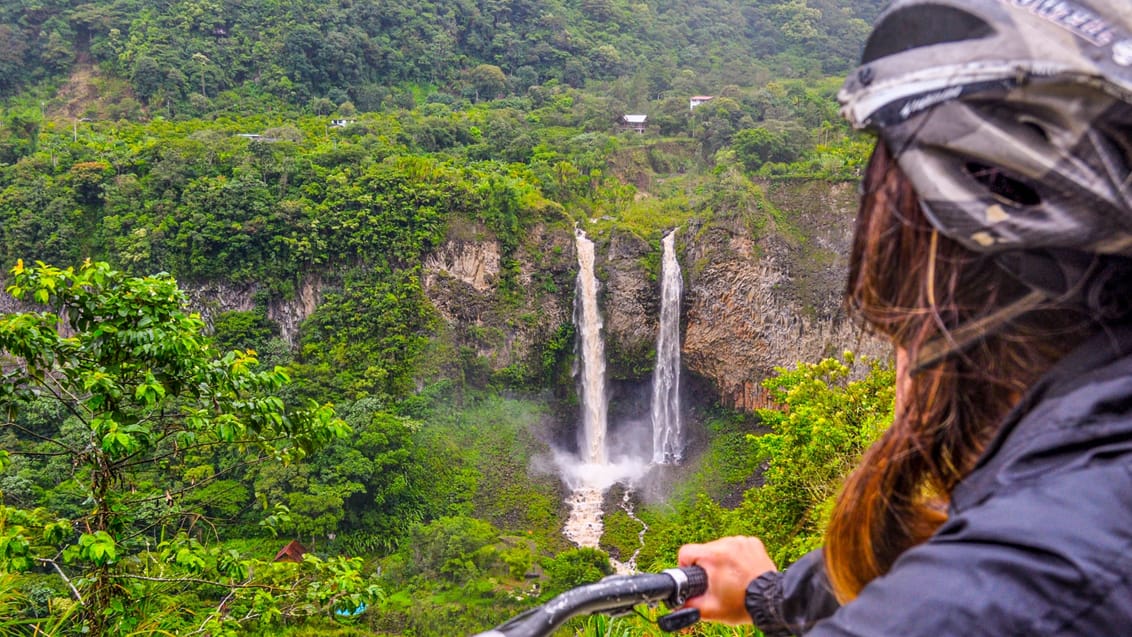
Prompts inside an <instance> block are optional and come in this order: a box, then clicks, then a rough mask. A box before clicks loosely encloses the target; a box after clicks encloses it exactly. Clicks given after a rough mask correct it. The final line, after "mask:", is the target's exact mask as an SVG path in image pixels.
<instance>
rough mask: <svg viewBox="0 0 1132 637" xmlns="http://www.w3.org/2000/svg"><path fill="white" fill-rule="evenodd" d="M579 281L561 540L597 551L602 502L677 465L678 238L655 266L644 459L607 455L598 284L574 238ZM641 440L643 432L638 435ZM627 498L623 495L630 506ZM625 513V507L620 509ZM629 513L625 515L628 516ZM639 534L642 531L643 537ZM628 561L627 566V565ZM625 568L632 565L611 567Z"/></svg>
mask: <svg viewBox="0 0 1132 637" xmlns="http://www.w3.org/2000/svg"><path fill="white" fill-rule="evenodd" d="M575 234H576V239H577V250H578V278H577V283H576V291H575V299H574V325H575V329H576V330H577V333H578V340H577V354H578V356H577V365H578V384H579V388H578V393H579V396H580V397H581V400H582V429H581V435H580V436H579V458H577V459H573V460H563V461H561V464H564V465H569V466H563V469H564V470H565V473H566V474H567V475H566V476H565V477H566V480H567V484H569V486H570V487H571V489H572V493H571V495H570V497H569V498H568V499H567V503H568V504H569V505H570V516H569V518H568V519H567V521H566V527H565V529H564V530H563V533H564V534H565V535H566V537H567V538H569V539H570V540H571V541H572V542H574V543H575V544H577V545H578V546H591V547H597V546H598V543H599V541H600V540H601V534H602V510H601V506H602V500H603V495H604V493H605V491H606V490H607V489H608V488H609V487H611V486H613V485H614V484H616V483H619V482H620V483H624V484H625V485H626V486H627V487H628V488H629V489H631V488H632V486H633V481H634V480H635V479H637V478H639V477H640V476H642V475H643V474H644V473H645V472H646V471H647V470H648V468H649V466H650V465H658V464H678V463H679V462H680V461H681V460H682V459H683V439H682V418H681V414H680V301H681V294H682V292H683V282H682V277H681V273H680V264H679V263H678V262H677V261H676V250H675V238H676V231H675V230H674V231H672V232H670V233H669V234H668V235H667V236H665V237H664V240H663V242H662V244H663V246H664V253H663V260H662V266H661V281H662V285H661V309H660V330H659V334H658V336H657V353H656V356H657V360H656V370H655V372H654V374H653V389H652V403H651V416H652V418H651V425H652V431H651V434H652V435H651V438H652V450H651V454H650V456H649V458H635V457H618V458H614V459H611V458H610V453H609V450H608V449H607V444H606V442H607V433H608V416H607V414H608V394H607V392H606V386H605V344H604V338H603V336H602V327H603V324H602V317H601V313H600V311H599V309H598V303H597V292H598V287H599V284H598V281H597V278H596V276H595V275H594V244H593V242H592V241H590V240H589V239H588V238H586V235H585V233H584V232H582V231H581V230H580V229H579V230H577V231H576V233H575ZM642 433H643V436H642V437H647V434H648V432H642ZM628 497H629V494H628V493H626V495H625V502H626V503H628ZM623 506H624V505H623ZM627 512H629V513H630V515H632V514H631V510H627ZM642 534H643V531H642ZM630 562H631V560H630ZM616 566H618V567H619V568H625V569H631V568H632V566H631V565H629V566H626V565H616Z"/></svg>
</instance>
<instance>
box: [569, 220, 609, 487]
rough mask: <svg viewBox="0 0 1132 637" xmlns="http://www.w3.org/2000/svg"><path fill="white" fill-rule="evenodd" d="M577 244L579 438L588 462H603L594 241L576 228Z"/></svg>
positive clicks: (601, 363)
mask: <svg viewBox="0 0 1132 637" xmlns="http://www.w3.org/2000/svg"><path fill="white" fill-rule="evenodd" d="M575 236H576V237H577V245H578V266H579V267H578V280H577V285H576V289H575V294H574V325H575V327H576V329H577V331H578V336H579V338H578V347H579V351H578V357H577V359H578V364H579V369H580V372H581V373H580V374H579V383H580V388H581V391H580V394H581V397H582V438H581V440H580V442H581V445H580V449H579V451H580V455H581V457H582V461H583V462H585V463H588V464H595V465H604V464H606V462H607V458H606V450H605V433H606V411H607V404H606V397H605V344H604V342H603V341H602V335H601V328H602V321H601V314H600V313H599V312H598V307H597V288H598V282H597V278H596V277H595V276H594V244H593V241H590V240H589V239H587V238H586V233H585V232H582V231H581V230H576V231H575Z"/></svg>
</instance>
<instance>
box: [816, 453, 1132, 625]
mask: <svg viewBox="0 0 1132 637" xmlns="http://www.w3.org/2000/svg"><path fill="white" fill-rule="evenodd" d="M1127 462H1128V461H1127V460H1124V461H1123V462H1113V461H1109V462H1102V461H1098V460H1094V461H1093V463H1092V464H1090V465H1088V467H1087V468H1083V469H1074V470H1070V471H1060V472H1056V473H1054V474H1052V475H1042V476H1040V478H1038V479H1036V480H1034V481H1033V482H1029V484H1026V485H1024V486H1023V485H1018V484H1016V485H1014V486H1015V488H1014V489H1011V490H1009V491H1005V492H1000V493H999V494H997V495H995V496H993V497H991V498H989V499H988V500H986V501H984V502H981V503H978V504H977V505H975V506H972V507H971V508H969V509H967V510H965V511H963V512H959V513H953V515H952V517H951V518H950V519H949V520H948V522H947V523H945V524H944V526H943V527H942V528H941V529H940V530H939V531H938V532H937V533H936V534H935V535H934V536H933V537H932V538H931V539H930V540H929V541H927V542H925V543H924V544H921V545H920V546H917V547H915V548H912V549H910V550H908V551H907V552H905V553H904V554H903V555H902V556H901V557H900V558H899V559H898V560H897V561H896V562H895V563H894V564H893V567H892V569H891V570H890V571H889V573H888V574H886V575H884V576H882V577H879V578H877V579H876V580H874V581H873V582H871V583H870V584H869V585H868V586H866V587H865V589H864V590H862V591H861V594H860V596H858V597H857V598H856V599H855V600H854V601H852V602H850V603H848V604H846V605H844V606H843V607H841V608H840V609H839V610H838V611H837V612H835V613H834V614H833V615H831V616H830V617H828V618H827V619H825V620H823V621H821V622H820V623H819V624H817V625H816V626H815V627H814V628H813V629H812V630H811V631H810V632H808V633H807V637H848V636H852V637H874V636H876V637H879V636H881V635H902V636H904V637H929V636H930V637H938V636H940V635H962V636H964V637H972V636H976V635H988V636H989V635H995V636H1006V635H1017V636H1022V635H1027V636H1028V635H1060V636H1063V637H1064V636H1066V635H1114V634H1122V633H1124V632H1125V631H1126V630H1127V628H1128V626H1129V625H1132V583H1130V581H1132V577H1130V575H1129V574H1130V573H1132V512H1130V508H1129V506H1128V501H1127V498H1128V497H1129V495H1128V494H1130V493H1132V475H1130V469H1132V467H1130V466H1129V464H1127Z"/></svg>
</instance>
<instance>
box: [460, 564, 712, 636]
mask: <svg viewBox="0 0 1132 637" xmlns="http://www.w3.org/2000/svg"><path fill="white" fill-rule="evenodd" d="M706 590H707V573H705V572H704V569H702V568H700V567H699V566H685V567H683V568H670V569H668V570H666V571H662V572H660V573H643V574H640V575H618V576H613V577H607V578H605V579H603V580H601V581H600V582H595V583H593V584H587V585H585V586H579V587H577V588H573V589H570V590H568V591H566V592H565V593H562V594H561V595H559V596H557V597H555V598H554V599H552V600H550V601H549V602H547V603H545V604H543V605H542V606H538V607H536V608H532V609H531V610H528V611H526V612H525V613H522V614H521V615H518V616H516V617H514V618H512V619H510V620H508V621H507V622H504V623H503V624H500V625H499V626H497V627H496V628H494V629H492V630H489V631H487V632H483V633H479V634H477V635H474V636H473V637H546V636H547V635H550V634H551V633H553V632H554V630H555V629H556V628H558V627H559V626H561V625H562V624H563V623H565V622H566V620H568V619H570V618H571V617H576V616H578V615H592V614H594V613H603V612H604V613H609V614H619V613H620V612H628V611H629V610H631V609H632V608H633V607H634V606H636V605H637V604H648V603H653V602H659V601H663V602H665V603H666V604H667V605H668V607H669V608H672V609H676V608H679V607H681V606H683V605H684V602H685V600H687V599H688V598H691V597H697V596H699V595H703V593H704V591H706ZM667 618H668V619H671V620H675V621H670V622H669V624H671V625H672V627H671V628H665V625H664V623H663V622H662V623H661V628H664V629H665V630H677V629H679V628H684V627H686V626H690V625H691V624H693V623H695V622H696V621H698V620H699V612H698V611H694V610H692V611H691V612H686V611H678V612H676V613H673V614H672V615H669V616H668V617H667Z"/></svg>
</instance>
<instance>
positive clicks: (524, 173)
mask: <svg viewBox="0 0 1132 637" xmlns="http://www.w3.org/2000/svg"><path fill="white" fill-rule="evenodd" d="M881 4H882V3H881V2H879V1H878V0H766V1H758V0H747V1H739V0H706V1H696V2H691V1H689V2H675V1H669V0H645V1H642V2H636V3H629V2H623V1H621V0H581V1H580V2H575V1H573V0H570V1H563V0H550V1H545V2H538V3H535V2H529V1H528V0H437V1H433V2H430V1H427V0H410V1H408V2H402V3H385V2H370V1H357V2H350V1H346V0H343V1H340V2H336V3H330V4H327V3H315V2H311V1H309V0H294V1H292V2H286V3H282V2H256V3H239V2H212V1H197V0H186V1H180V0H174V1H172V2H169V3H165V4H153V3H142V2H138V1H136V0H115V1H107V0H98V1H96V2H84V3H74V2H66V1H56V0H41V1H39V2H16V3H8V4H6V5H5V6H0V51H2V53H0V100H2V101H0V107H2V111H0V269H2V271H3V276H2V278H3V282H4V288H5V291H6V294H5V295H4V297H3V298H2V299H0V309H2V310H3V311H4V312H6V313H5V314H3V315H2V316H0V372H2V373H3V376H2V377H0V409H2V410H3V414H4V415H3V418H2V419H0V497H2V500H0V634H15V635H24V634H28V635H30V634H43V633H47V634H60V635H68V634H84V633H85V634H107V635H119V634H120V635H126V634H178V635H181V634H184V635H189V634H199V635H206V634H207V635H220V634H226V635H227V634H286V635H314V634H318V635H324V634H325V635H333V634H338V635H400V634H404V635H451V634H459V633H464V634H468V633H473V632H476V631H478V630H483V629H486V628H487V627H489V626H491V625H494V624H496V623H498V622H500V621H501V620H503V619H504V618H506V617H508V616H510V615H512V614H514V613H517V612H519V611H521V610H522V609H525V608H528V607H530V606H531V605H532V604H535V603H538V601H539V600H546V599H548V598H549V597H551V596H553V595H554V594H556V593H558V592H560V591H562V590H564V589H566V588H568V587H570V586H573V585H576V584H578V583H580V582H585V581H591V580H593V579H596V578H599V577H601V576H603V575H604V574H607V573H609V572H610V563H609V560H608V557H609V555H613V556H615V557H618V558H620V559H622V560H625V559H627V558H628V557H629V556H630V555H635V558H634V559H635V563H636V565H637V567H638V568H641V569H650V570H651V569H656V568H664V567H667V566H670V565H672V564H673V563H674V560H675V552H676V549H677V548H678V547H679V546H680V545H681V544H682V543H685V542H689V541H699V540H707V539H711V538H713V537H717V536H719V535H723V534H728V533H750V534H758V535H760V536H762V537H764V538H765V539H766V541H767V544H768V545H769V546H772V547H773V548H774V550H775V551H776V555H775V557H776V558H777V559H778V560H779V561H780V562H781V563H789V561H791V560H792V559H795V558H797V557H798V556H800V555H801V554H802V553H804V552H805V551H806V550H809V549H810V548H813V547H815V546H817V544H818V543H819V542H820V533H821V529H822V526H823V520H824V515H825V514H826V512H827V509H828V503H829V500H830V498H831V497H832V495H833V493H834V492H835V490H836V488H837V484H838V480H839V478H840V476H841V474H842V473H843V472H844V471H845V470H846V468H847V467H848V466H849V464H851V462H852V460H853V458H854V457H855V456H856V455H857V454H858V453H859V452H860V450H861V449H862V448H863V446H864V445H866V444H867V443H868V442H869V441H870V440H871V439H872V437H873V436H875V435H876V434H877V432H878V431H879V428H880V427H881V426H883V423H885V422H886V416H887V414H888V413H889V410H890V409H891V400H892V387H891V385H892V377H891V371H890V370H889V369H888V368H887V366H886V365H885V364H884V362H883V361H871V360H865V359H862V358H860V357H855V356H854V355H852V354H850V353H845V354H841V355H837V356H833V357H830V358H825V359H824V360H820V361H819V360H814V361H790V364H789V365H787V366H785V367H783V368H782V369H780V370H779V373H778V375H777V376H774V377H770V378H766V379H765V380H764V381H763V386H764V387H765V391H766V393H767V395H768V396H769V397H770V398H771V402H772V403H773V405H775V406H776V408H767V409H760V410H758V411H757V412H754V413H752V412H746V411H737V410H734V409H731V408H728V407H726V406H724V405H722V404H721V403H719V402H718V401H713V400H712V399H711V398H710V392H709V391H707V390H705V391H703V392H700V394H701V396H700V400H699V402H698V403H697V405H696V406H695V409H696V413H697V414H698V415H697V427H698V429H699V430H700V431H701V434H700V435H699V436H698V438H697V443H696V444H697V448H696V453H695V457H694V459H693V460H692V461H691V462H689V463H688V464H687V465H686V466H683V467H679V468H673V469H671V470H666V471H662V472H658V474H663V475H653V478H655V480H656V482H657V484H658V485H661V486H662V487H663V490H664V491H665V493H664V495H663V497H650V498H642V499H641V500H640V501H639V502H638V504H639V506H638V507H637V510H636V512H635V513H630V512H628V511H626V510H622V509H617V508H612V509H610V510H608V511H607V515H606V520H605V535H604V536H603V538H602V542H601V547H600V549H593V548H578V547H575V546H573V545H572V544H571V543H570V542H569V541H568V540H566V539H565V538H564V537H563V535H562V523H563V518H564V515H565V511H564V509H565V505H564V503H563V499H564V496H565V493H566V487H565V486H564V485H563V484H562V482H561V481H560V479H559V478H558V477H557V475H555V474H554V472H553V471H550V470H536V469H535V468H536V467H538V466H539V465H540V463H542V462H543V461H544V460H545V458H546V457H547V456H548V455H549V454H550V448H551V446H553V445H554V444H555V443H556V442H558V441H560V440H561V439H562V438H563V437H568V436H569V429H570V428H571V427H572V426H573V425H572V414H573V413H574V412H575V411H576V410H577V407H578V405H577V401H578V398H577V397H576V395H575V389H574V381H573V378H572V369H573V366H574V364H575V354H574V336H575V334H574V326H573V325H572V323H571V322H570V321H569V319H568V318H565V319H562V318H558V317H556V316H553V315H551V314H550V313H548V312H546V311H545V309H544V308H545V307H547V304H548V303H550V302H551V300H552V299H559V298H562V297H565V298H567V299H568V298H569V297H570V295H571V294H572V292H573V285H574V269H575V264H574V263H573V261H572V255H571V254H569V253H568V252H567V251H566V250H564V249H563V248H562V246H561V245H556V244H553V242H551V241H550V240H549V239H547V238H546V237H548V236H551V235H553V234H554V233H555V232H558V233H561V234H563V235H572V233H573V228H574V227H575V226H577V225H579V224H584V226H585V228H586V231H587V233H589V234H590V235H592V236H594V237H596V238H597V239H598V240H599V241H607V242H608V240H609V237H611V236H615V235H618V234H622V235H631V236H633V237H636V238H638V239H639V240H640V241H642V242H643V243H644V244H646V245H651V246H653V247H658V246H659V242H660V238H661V236H662V235H663V233H664V232H666V231H668V230H670V229H671V228H673V227H676V226H679V225H681V224H685V225H689V224H690V225H692V226H693V227H697V228H707V227H710V224H712V223H719V224H731V225H738V226H741V227H743V228H747V229H749V231H750V233H751V235H752V237H756V238H757V237H758V236H771V235H776V236H781V237H784V238H785V239H784V241H788V242H789V243H790V245H792V246H796V251H797V252H799V253H800V254H803V255H806V254H809V252H807V250H816V248H814V247H813V246H812V245H810V244H812V243H814V242H812V241H807V239H806V238H805V237H803V236H802V235H801V233H800V230H799V225H798V224H797V223H796V220H794V219H792V216H791V211H790V210H784V209H781V208H779V207H777V206H775V205H774V204H772V203H771V202H770V199H769V198H768V195H767V192H768V191H769V189H771V188H772V187H773V186H774V185H775V184H781V183H794V182H798V181H800V180H817V181H821V182H844V181H853V180H855V179H856V178H857V177H858V176H859V172H860V167H861V166H862V163H863V161H864V159H865V156H866V154H867V152H868V149H869V146H870V144H869V140H867V139H864V138H861V137H859V136H857V135H856V134H854V133H852V132H850V131H849V130H848V129H847V128H846V127H845V126H844V125H843V124H842V123H841V121H840V119H839V117H838V113H837V105H836V101H835V99H834V95H835V93H836V90H837V88H838V87H839V86H840V78H839V76H840V75H842V74H843V73H845V72H846V71H847V70H848V69H849V68H850V66H851V65H852V63H853V60H854V58H855V56H856V55H857V52H858V50H859V49H860V46H861V43H862V41H863V38H864V36H865V34H866V33H867V30H868V24H869V23H870V21H871V19H872V18H873V17H874V16H875V15H876V13H877V12H878V11H879V9H880V5H881ZM695 95H705V96H711V97H712V99H711V100H710V101H706V102H705V103H703V104H700V105H699V106H696V107H695V108H694V109H692V108H690V106H689V99H690V97H692V96H695ZM626 113H647V115H648V120H647V121H648V125H647V128H646V129H645V130H644V132H643V133H638V132H635V131H633V130H629V129H625V128H624V127H622V126H620V124H621V122H622V116H623V115H624V114H626ZM474 241H488V242H490V243H491V244H492V245H496V246H498V253H499V254H498V261H499V266H498V274H497V275H496V276H495V277H494V279H493V280H492V281H491V282H490V286H489V288H490V290H489V292H487V293H485V294H487V296H486V297H485V298H486V300H484V301H482V302H481V301H477V303H481V305H482V306H476V307H472V308H458V309H459V310H460V311H463V312H465V313H471V312H473V311H474V313H475V316H474V319H475V320H469V321H463V322H461V321H453V320H451V315H452V314H453V312H454V311H455V310H453V309H452V308H443V307H438V304H437V303H436V302H435V299H434V297H435V292H434V289H436V287H437V286H439V288H444V287H445V286H450V287H453V288H455V287H457V286H456V283H454V282H452V281H448V280H446V279H443V278H441V280H440V281H439V282H436V281H432V282H431V283H429V285H431V286H433V287H432V288H430V289H426V287H427V286H426V279H427V278H428V276H431V275H428V276H426V272H425V270H426V267H425V265H424V264H425V262H426V261H427V260H428V259H429V258H430V257H432V256H433V255H435V254H436V253H437V251H438V250H441V249H442V248H443V247H444V246H446V245H448V244H452V243H460V242H469V243H470V242H474ZM701 265H702V264H701ZM689 266H690V267H696V264H689ZM641 267H642V268H644V269H645V270H646V271H647V272H649V273H650V276H652V277H653V278H654V279H655V277H656V275H657V274H658V272H657V270H658V268H659V257H656V256H650V257H647V258H645V259H644V260H643V263H642V265H641ZM605 276H609V275H608V273H606V274H605ZM311 290H316V291H317V293H312V292H311ZM312 294H313V296H315V297H317V299H316V302H309V299H308V297H310V296H312ZM430 294H431V295H432V296H430ZM232 295H243V296H242V297H241V298H242V299H243V301H241V303H236V304H235V305H233V304H232V303H231V302H229V300H228V299H227V298H225V297H226V296H232ZM477 298H479V297H477ZM237 305H238V306H239V307H238V309H233V308H234V307H236V306H237ZM304 305H305V306H308V307H305V309H304V310H303V311H302V312H300V314H302V316H301V320H295V321H290V322H288V321H289V319H287V317H288V316H292V315H294V314H295V312H296V311H297V310H296V309H295V308H299V307H304ZM524 339H525V340H526V341H529V342H530V343H531V346H530V347H529V350H530V352H531V353H530V354H529V355H523V356H518V355H514V356H507V355H505V354H504V353H501V352H505V351H507V350H509V349H516V348H517V347H518V346H517V345H516V343H517V342H520V341H523V340H524ZM651 355H652V353H651V352H637V351H614V352H612V353H611V357H612V359H613V360H611V373H612V375H613V376H614V377H615V378H617V379H618V380H621V381H624V382H636V381H639V380H640V379H642V378H646V377H647V376H648V374H649V373H650V372H651V371H652V365H653V361H652V360H651ZM794 363H797V365H795V364H794ZM619 489H622V487H615V488H614V492H613V493H611V494H610V496H609V497H610V498H619V497H620V495H621V494H620V492H619V491H618V490H619ZM642 523H644V524H646V525H647V527H646V528H647V532H645V533H644V534H643V535H641V536H640V537H643V543H642V540H641V539H639V533H640V531H641V529H642V526H641V524H642ZM292 540H296V541H297V543H301V544H302V546H303V550H305V551H307V552H306V555H305V556H303V557H301V558H297V559H296V560H294V561H288V560H286V559H283V560H276V559H275V558H277V557H286V555H285V554H286V547H287V546H290V545H289V544H288V543H289V542H291V541H292ZM281 549H284V550H282V551H281ZM277 554H278V555H277ZM650 612H651V611H650ZM605 621H606V620H604V619H591V620H588V621H579V622H578V623H576V624H574V630H575V631H576V632H577V633H579V634H607V632H606V631H607V629H608V626H607V625H606V623H605ZM616 621H618V622H620V624H619V625H623V626H624V628H625V630H626V631H627V632H626V633H625V634H651V633H648V631H649V630H650V628H649V627H648V626H647V623H646V619H643V618H636V619H632V620H629V619H625V620H616ZM696 630H699V631H700V633H699V634H705V635H708V634H734V633H732V632H729V631H722V630H720V629H718V628H717V627H701V628H697V629H696Z"/></svg>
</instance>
